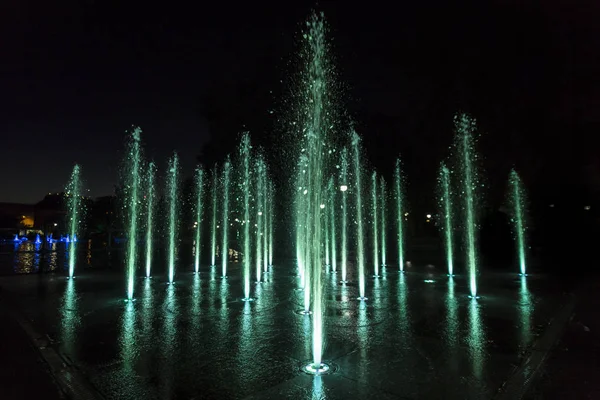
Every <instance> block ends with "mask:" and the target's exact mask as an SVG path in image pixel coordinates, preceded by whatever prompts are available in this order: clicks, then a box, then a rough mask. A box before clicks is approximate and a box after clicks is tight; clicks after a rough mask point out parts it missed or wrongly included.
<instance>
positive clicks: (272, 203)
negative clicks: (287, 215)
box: [268, 182, 275, 265]
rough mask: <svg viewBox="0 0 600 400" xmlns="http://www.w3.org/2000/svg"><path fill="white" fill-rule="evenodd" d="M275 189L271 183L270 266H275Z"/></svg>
mask: <svg viewBox="0 0 600 400" xmlns="http://www.w3.org/2000/svg"><path fill="white" fill-rule="evenodd" d="M274 202H275V187H274V186H273V182H269V211H268V212H269V265H273V213H274V212H275V206H274Z"/></svg>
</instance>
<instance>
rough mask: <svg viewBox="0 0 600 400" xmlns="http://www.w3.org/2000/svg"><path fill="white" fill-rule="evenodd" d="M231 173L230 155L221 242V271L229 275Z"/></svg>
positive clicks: (224, 181) (226, 172)
mask: <svg viewBox="0 0 600 400" xmlns="http://www.w3.org/2000/svg"><path fill="white" fill-rule="evenodd" d="M230 175H231V161H229V156H227V160H225V165H224V166H223V221H222V222H223V223H222V234H223V236H222V238H223V241H222V243H221V271H222V276H224V277H225V276H227V261H229V179H230Z"/></svg>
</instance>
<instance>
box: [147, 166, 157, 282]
mask: <svg viewBox="0 0 600 400" xmlns="http://www.w3.org/2000/svg"><path fill="white" fill-rule="evenodd" d="M155 176H156V165H155V164H154V163H153V162H151V163H149V164H148V171H147V176H146V188H147V191H146V192H147V193H148V195H147V197H146V278H150V271H151V268H152V254H153V251H152V250H153V244H152V242H153V240H154V238H153V234H154V207H155V206H156V188H155V187H154V185H155Z"/></svg>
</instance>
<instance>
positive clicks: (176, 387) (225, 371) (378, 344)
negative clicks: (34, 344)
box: [0, 263, 568, 399]
mask: <svg viewBox="0 0 600 400" xmlns="http://www.w3.org/2000/svg"><path fill="white" fill-rule="evenodd" d="M187 269H188V270H191V268H187ZM219 271H220V269H219V268H216V269H215V268H212V269H211V268H210V267H207V266H205V267H203V268H202V273H201V274H200V276H195V275H193V274H191V273H190V272H179V273H178V274H177V276H176V282H175V285H173V286H169V285H167V284H166V283H165V279H164V276H163V275H159V276H156V277H155V278H153V279H143V278H142V279H138V280H137V286H136V295H135V297H136V301H135V302H133V303H126V302H124V300H123V299H124V293H125V280H124V276H123V275H122V274H117V273H115V272H111V271H101V270H84V271H82V272H81V274H80V275H79V276H78V277H77V278H76V279H75V280H70V281H69V280H67V279H65V277H64V276H62V275H60V274H58V273H55V274H37V275H19V276H10V277H3V278H0V286H2V287H3V289H4V290H5V291H6V292H7V293H9V294H10V296H11V298H12V299H13V301H14V302H15V303H16V304H17V307H18V311H19V313H21V314H22V315H24V316H25V317H26V318H27V320H29V321H30V322H31V323H32V324H33V325H34V326H35V327H36V329H37V331H39V332H43V333H44V334H47V335H48V337H49V338H50V340H51V347H52V348H53V349H55V350H56V352H57V354H59V356H60V358H61V359H62V360H64V362H65V363H66V364H67V365H70V366H72V368H73V369H74V370H76V371H77V372H78V374H79V378H80V379H83V380H85V383H86V384H87V385H88V386H89V387H91V388H93V390H95V391H97V392H98V393H99V394H100V395H101V396H102V397H105V398H109V399H141V398H144V399H167V398H173V399H194V398H202V399H282V398H293V399H304V398H306V399H308V398H313V399H314V398H317V399H349V398H360V399H371V398H372V399H375V398H377V399H417V398H420V399H423V398H428V399H429V398H431V399H438V398H443V399H454V398H456V399H465V398H468V399H488V398H493V397H494V396H495V395H496V394H497V393H498V391H499V389H500V388H501V387H502V386H503V385H504V383H505V382H506V380H507V379H508V378H509V377H510V376H511V374H512V373H513V372H514V371H515V369H516V368H517V367H518V366H519V365H520V364H521V363H522V361H523V359H524V357H525V356H526V355H527V353H528V350H529V349H530V348H531V346H532V343H534V341H535V340H536V338H537V337H538V336H539V335H540V334H542V333H543V332H544V330H545V328H546V327H547V325H548V323H549V322H550V321H551V320H552V318H553V316H554V315H555V313H556V311H557V310H558V309H559V308H560V307H562V306H563V305H564V304H565V303H566V302H567V301H568V296H567V292H566V291H565V290H564V288H563V287H561V285H560V284H559V283H558V282H556V281H554V280H552V279H550V278H548V277H545V276H543V275H539V276H536V275H533V276H529V277H527V278H523V279H522V278H520V277H518V276H515V275H512V274H484V275H483V277H482V279H480V283H479V288H480V289H479V290H480V293H481V295H482V297H481V298H480V299H479V300H477V301H473V300H471V299H469V298H468V297H467V294H468V285H467V281H466V279H465V277H463V276H460V275H459V276H457V277H455V278H454V279H449V278H448V277H446V276H445V273H444V271H441V270H439V269H435V268H432V267H429V268H425V267H423V268H417V267H413V268H411V269H410V271H409V272H407V273H406V274H400V273H398V272H397V271H396V270H395V268H393V267H387V268H386V269H384V274H383V276H382V277H381V278H379V279H374V278H369V279H368V280H367V297H368V301H366V302H362V303H361V302H359V301H357V300H356V298H357V297H358V287H357V285H356V284H354V283H352V281H355V277H354V276H353V275H352V274H351V273H349V280H350V281H351V283H350V284H348V285H346V286H342V285H340V284H339V283H338V281H339V279H340V277H339V276H340V274H339V273H337V274H335V273H329V272H328V273H327V275H326V280H325V282H326V287H327V288H326V301H325V303H326V309H327V312H326V316H325V337H326V343H325V350H324V359H325V360H327V361H330V362H332V364H333V365H334V366H335V367H336V369H337V370H336V372H335V373H333V374H331V375H326V376H322V377H317V378H315V377H312V376H309V375H306V374H304V373H303V372H301V371H300V367H301V365H302V363H303V361H306V360H309V359H310V358H311V346H310V340H309V338H310V317H307V316H302V315H298V314H297V313H296V311H297V310H299V309H301V308H302V304H303V301H302V291H298V290H295V288H296V287H297V285H298V277H297V276H296V274H295V270H294V268H293V267H292V264H291V263H288V265H276V266H274V267H273V268H272V269H271V272H270V273H268V274H266V275H265V278H266V279H265V282H262V283H260V284H255V283H253V284H252V290H253V293H252V295H253V296H255V297H256V301H254V302H250V303H244V302H241V301H240V298H241V297H243V296H242V288H243V281H242V280H241V272H240V268H239V265H237V264H234V265H232V266H231V267H230V268H229V275H230V276H229V278H228V279H221V278H220V277H219V276H218V274H219ZM79 378H78V379H79Z"/></svg>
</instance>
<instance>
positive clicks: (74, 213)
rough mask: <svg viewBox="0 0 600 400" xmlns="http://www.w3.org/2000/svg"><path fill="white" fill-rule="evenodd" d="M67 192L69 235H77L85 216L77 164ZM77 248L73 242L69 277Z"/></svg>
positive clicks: (73, 269) (70, 252)
mask: <svg viewBox="0 0 600 400" xmlns="http://www.w3.org/2000/svg"><path fill="white" fill-rule="evenodd" d="M65 193H66V196H67V226H68V229H69V235H70V236H71V237H75V235H76V234H77V233H78V232H79V229H80V225H81V220H82V218H83V215H82V214H83V207H82V201H81V200H82V196H81V193H82V183H81V168H80V167H79V165H77V164H76V165H75V166H74V167H73V172H72V173H71V179H69V183H68V184H67V187H66V188H65ZM76 249H77V245H76V244H75V242H73V243H71V245H70V246H69V278H73V276H74V274H75V262H76V257H77V251H76Z"/></svg>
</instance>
